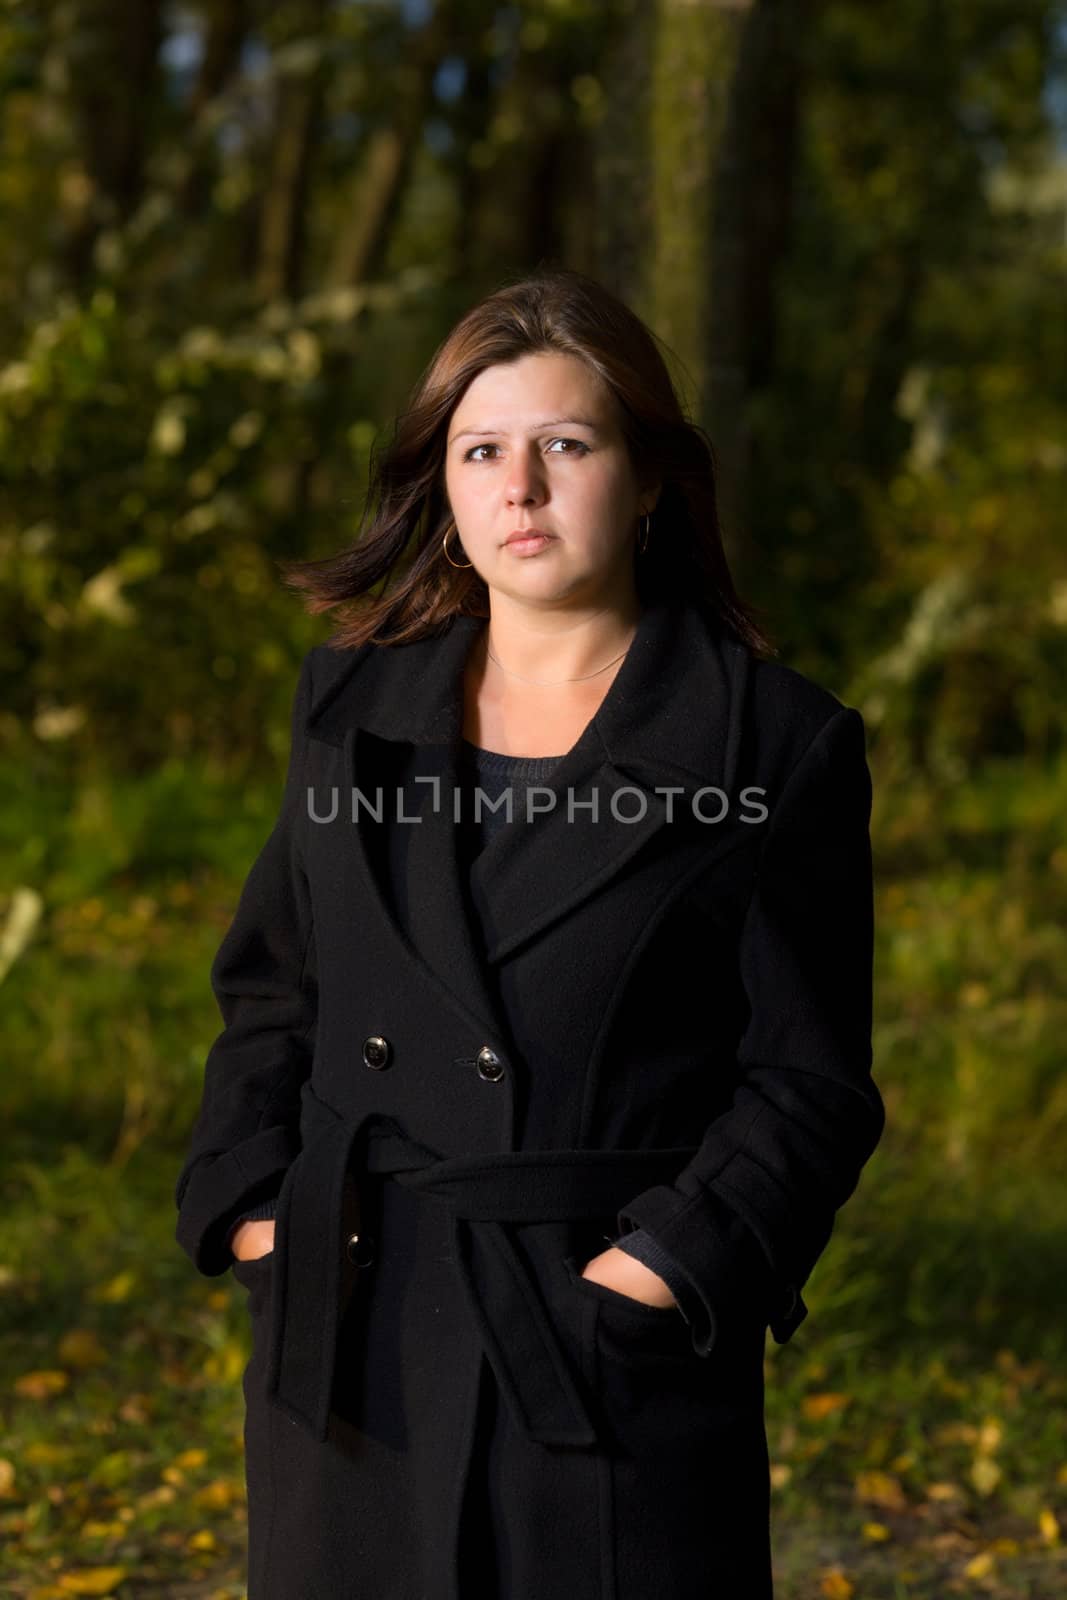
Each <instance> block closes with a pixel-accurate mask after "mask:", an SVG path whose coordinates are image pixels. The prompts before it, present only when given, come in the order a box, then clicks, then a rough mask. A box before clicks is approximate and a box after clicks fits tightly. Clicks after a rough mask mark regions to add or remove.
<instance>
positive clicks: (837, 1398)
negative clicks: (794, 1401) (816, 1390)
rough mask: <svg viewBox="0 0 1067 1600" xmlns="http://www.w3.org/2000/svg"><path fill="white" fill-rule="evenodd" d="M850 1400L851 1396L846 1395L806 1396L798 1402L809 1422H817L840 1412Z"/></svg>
mask: <svg viewBox="0 0 1067 1600" xmlns="http://www.w3.org/2000/svg"><path fill="white" fill-rule="evenodd" d="M850 1399H851V1396H850V1395H847V1394H806V1395H805V1396H804V1398H803V1400H802V1401H801V1402H800V1408H801V1410H802V1411H803V1413H804V1415H805V1416H806V1417H808V1418H809V1419H810V1420H811V1421H813V1422H819V1421H821V1419H822V1418H823V1417H828V1416H831V1415H832V1413H833V1412H835V1411H841V1410H842V1409H843V1408H844V1407H845V1406H847V1405H848V1404H849V1402H850Z"/></svg>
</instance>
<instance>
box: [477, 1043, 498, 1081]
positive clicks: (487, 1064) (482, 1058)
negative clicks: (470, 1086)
mask: <svg viewBox="0 0 1067 1600" xmlns="http://www.w3.org/2000/svg"><path fill="white" fill-rule="evenodd" d="M477 1061H478V1072H479V1074H480V1076H481V1077H483V1078H486V1079H488V1081H489V1082H490V1083H496V1082H497V1080H498V1079H499V1078H502V1077H503V1076H504V1063H503V1062H502V1061H501V1059H500V1057H499V1056H498V1055H497V1053H496V1051H495V1050H491V1049H490V1047H489V1046H488V1045H487V1044H483V1045H482V1048H481V1049H480V1050H479V1051H478V1056H477Z"/></svg>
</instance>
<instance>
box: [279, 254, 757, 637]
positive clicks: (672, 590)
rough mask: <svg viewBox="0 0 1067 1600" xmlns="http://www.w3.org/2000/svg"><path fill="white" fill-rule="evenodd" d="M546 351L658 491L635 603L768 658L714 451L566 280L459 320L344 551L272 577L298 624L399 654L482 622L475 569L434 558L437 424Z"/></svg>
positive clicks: (492, 299) (378, 455)
mask: <svg viewBox="0 0 1067 1600" xmlns="http://www.w3.org/2000/svg"><path fill="white" fill-rule="evenodd" d="M551 351H557V352H560V353H562V354H564V355H570V356H577V357H579V358H580V359H581V360H583V361H585V362H587V363H588V364H589V366H590V367H591V368H592V369H593V371H594V372H596V373H597V374H598V376H599V377H600V378H601V379H602V381H603V382H604V383H605V384H606V385H607V386H608V387H609V388H610V389H611V390H612V391H613V393H614V395H615V397H616V399H617V401H618V402H619V405H620V407H621V411H622V417H623V434H624V438H625V441H626V446H627V449H628V451H629V455H630V459H631V462H632V465H633V468H634V471H635V473H636V475H637V477H638V478H639V480H640V481H649V480H652V479H654V478H658V479H659V480H660V481H661V484H662V488H661V490H660V497H659V500H658V502H657V505H656V508H655V511H654V512H653V513H652V515H651V521H650V524H649V538H648V546H647V549H646V550H645V551H644V552H641V553H637V552H636V551H635V557H634V560H635V568H634V578H635V587H636V589H637V594H638V598H639V599H640V601H641V602H642V603H644V604H647V603H648V602H650V601H652V600H655V599H665V598H672V597H684V598H685V599H686V600H688V601H690V602H693V601H695V602H696V603H697V604H698V605H700V606H701V607H702V609H703V610H704V611H705V613H707V614H710V616H711V617H712V618H713V619H714V620H715V621H716V622H717V623H718V624H719V625H720V626H721V627H722V628H724V629H725V630H727V631H728V632H729V633H731V634H732V635H733V636H734V637H736V638H737V639H739V640H740V641H741V642H742V643H743V644H745V645H747V646H748V647H749V648H750V649H751V650H753V651H754V652H755V653H757V654H760V655H763V654H776V649H775V646H774V645H773V644H772V643H771V642H770V640H769V638H768V636H767V635H766V634H765V633H764V632H763V630H762V628H761V627H760V625H759V624H758V623H757V622H756V620H755V617H756V609H755V608H754V607H752V606H750V605H748V604H746V603H745V602H744V601H742V600H741V598H740V597H739V596H738V594H737V591H736V590H735V588H734V584H733V580H732V578H731V576H730V571H729V567H728V565H727V561H726V552H725V550H724V548H723V542H722V532H721V528H720V525H719V516H718V509H717V499H716V488H715V484H716V468H715V461H714V452H713V449H712V445H711V442H710V440H709V439H708V437H707V434H706V433H705V431H704V430H703V429H702V428H701V427H700V426H699V425H698V424H696V423H693V422H691V421H689V420H688V419H687V418H686V416H685V415H684V413H683V411H682V407H681V405H680V403H679V400H678V396H677V394H676V393H675V390H674V386H673V384H672V382H671V378H670V374H669V372H668V370H667V366H666V363H665V362H664V360H663V358H662V356H661V355H660V352H659V348H658V346H657V344H656V341H655V338H654V336H653V334H652V333H651V331H650V329H649V328H648V327H647V326H646V325H645V323H644V322H642V320H641V319H640V317H638V316H637V315H636V314H635V313H634V312H633V311H631V310H630V309H629V307H627V306H626V305H625V304H624V303H623V302H622V301H621V300H620V299H618V297H617V296H615V295H614V294H612V293H611V292H610V290H608V289H606V288H605V287H604V286H603V285H602V284H600V283H598V282H597V281H596V280H595V279H593V278H590V277H588V276H586V275H585V274H583V273H580V272H575V271H572V270H570V269H566V268H553V269H545V270H542V271H538V272H535V273H533V274H531V275H528V276H525V277H523V278H521V279H520V280H519V281H517V282H514V283H509V284H505V285H504V287H502V288H499V289H497V290H496V291H495V292H494V293H492V294H490V295H488V296H487V297H485V298H484V299H482V300H481V301H479V302H478V303H477V304H476V305H474V306H472V307H471V308H470V310H468V311H467V312H466V313H465V314H464V315H463V316H462V317H461V318H460V320H459V321H458V322H457V323H456V325H455V327H453V329H452V330H451V332H450V333H449V334H448V335H447V337H446V338H445V339H444V341H443V342H442V343H441V344H440V345H439V347H438V349H437V350H436V352H435V353H434V355H433V357H432V358H431V360H430V362H429V365H428V366H427V367H426V369H425V371H424V372H423V374H422V376H421V378H420V379H419V381H418V383H417V384H416V386H415V389H414V392H413V394H412V396H411V402H410V404H409V406H408V408H407V410H406V411H402V412H401V413H400V414H399V416H398V417H397V418H396V421H395V425H394V431H393V437H392V440H391V441H390V442H389V443H388V444H387V445H386V447H385V448H384V449H382V450H378V449H375V450H373V451H372V454H371V467H370V482H369V485H368V494H367V501H366V505H365V508H364V515H363V521H362V523H361V527H360V531H359V533H358V534H357V537H356V540H355V543H354V544H353V545H352V546H351V547H350V548H349V549H346V550H343V551H342V552H341V553H340V554H337V555H333V556H328V557H326V558H325V559H322V560H317V561H287V562H282V563H280V564H279V565H280V568H281V572H282V577H283V581H284V582H285V583H286V584H287V585H288V586H289V587H290V588H293V589H295V590H297V591H299V592H302V594H303V595H304V603H305V608H306V609H307V610H308V611H309V612H311V613H313V614H319V613H321V612H325V611H335V612H336V613H337V616H338V619H339V626H338V629H337V631H336V632H335V634H334V635H333V637H332V638H331V639H330V640H329V641H328V643H329V644H330V646H331V647H333V648H334V649H338V650H344V649H355V648H358V647H359V646H360V645H362V644H365V643H367V642H370V643H374V644H403V643H406V642H407V641H409V640H412V639H419V638H422V637H424V636H426V635H428V634H434V633H438V632H441V631H443V629H444V628H445V627H446V626H447V624H448V621H449V619H450V618H452V617H453V616H457V615H466V616H480V617H487V616H488V615H489V592H488V589H487V586H486V584H485V582H484V580H483V579H482V578H481V577H480V576H479V574H478V572H477V571H476V570H475V569H474V568H473V567H470V568H463V569H461V568H459V567H455V566H453V565H451V563H450V562H449V561H448V559H447V557H446V556H445V553H444V551H443V549H442V540H443V539H444V537H445V535H446V534H447V533H448V532H449V531H450V530H451V528H452V526H453V525H452V519H451V516H450V512H449V508H448V501H447V496H446V494H445V476H444V471H445V457H446V447H447V440H448V428H449V422H450V420H451V417H452V413H453V411H454V410H455V408H456V406H457V405H458V404H459V402H460V400H461V398H462V396H463V394H464V392H465V391H466V389H467V387H468V385H469V384H470V383H471V382H472V381H473V380H474V378H476V377H477V376H478V374H479V373H480V372H483V371H484V370H485V369H486V368H487V367H490V366H494V365H497V364H499V363H502V362H510V361H516V360H518V359H519V358H520V357H521V356H524V355H531V354H537V353H540V352H551ZM368 516H369V525H367V526H364V525H365V524H367V520H368ZM450 553H451V552H450Z"/></svg>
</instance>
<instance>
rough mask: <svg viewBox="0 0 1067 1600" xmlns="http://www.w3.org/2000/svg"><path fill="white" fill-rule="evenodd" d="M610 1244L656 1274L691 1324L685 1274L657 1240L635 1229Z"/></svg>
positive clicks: (643, 1231)
mask: <svg viewBox="0 0 1067 1600" xmlns="http://www.w3.org/2000/svg"><path fill="white" fill-rule="evenodd" d="M612 1243H613V1244H614V1245H615V1247H616V1248H617V1249H619V1250H624V1251H625V1252H626V1254H627V1255H628V1256H633V1257H634V1259H635V1261H641V1262H643V1263H644V1265H645V1266H646V1267H649V1268H651V1270H652V1271H653V1272H655V1273H657V1274H658V1276H659V1277H661V1278H662V1279H663V1281H664V1283H665V1284H666V1285H667V1287H668V1289H669V1290H670V1291H671V1293H672V1294H673V1295H674V1298H675V1300H676V1301H677V1302H678V1310H679V1312H680V1313H681V1316H682V1318H683V1319H684V1320H685V1321H686V1322H691V1321H692V1320H693V1318H692V1310H693V1303H692V1300H691V1296H692V1293H693V1290H692V1286H691V1284H690V1283H689V1280H688V1278H687V1277H686V1276H685V1273H684V1272H683V1271H682V1270H681V1268H680V1267H679V1265H678V1263H677V1262H676V1261H675V1259H674V1257H673V1256H671V1255H668V1253H667V1251H666V1250H664V1248H663V1246H662V1245H661V1244H660V1243H659V1241H658V1240H656V1239H654V1238H653V1237H652V1235H651V1234H650V1233H649V1232H648V1231H647V1230H646V1229H645V1228H637V1229H636V1230H635V1231H634V1232H633V1233H625V1234H623V1235H622V1237H621V1238H619V1239H614V1240H613V1241H612Z"/></svg>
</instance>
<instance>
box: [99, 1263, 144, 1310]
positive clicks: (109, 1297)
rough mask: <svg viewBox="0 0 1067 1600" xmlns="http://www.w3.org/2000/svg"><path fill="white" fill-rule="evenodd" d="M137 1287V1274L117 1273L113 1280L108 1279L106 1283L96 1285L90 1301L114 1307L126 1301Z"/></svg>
mask: <svg viewBox="0 0 1067 1600" xmlns="http://www.w3.org/2000/svg"><path fill="white" fill-rule="evenodd" d="M136 1287H137V1274H136V1273H135V1272H129V1271H127V1272H117V1273H116V1274H115V1276H114V1277H113V1278H108V1280H107V1282H106V1283H98V1284H97V1285H96V1287H95V1288H94V1289H93V1290H92V1292H91V1293H90V1296H89V1298H90V1299H91V1300H96V1301H103V1302H104V1303H105V1304H109V1305H115V1304H119V1303H121V1302H122V1301H123V1300H128V1299H129V1298H130V1295H131V1294H132V1293H133V1291H134V1290H135V1289H136Z"/></svg>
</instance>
